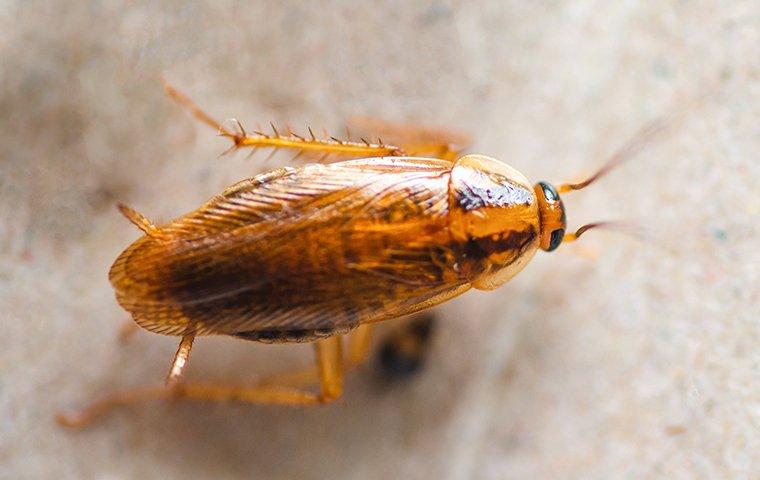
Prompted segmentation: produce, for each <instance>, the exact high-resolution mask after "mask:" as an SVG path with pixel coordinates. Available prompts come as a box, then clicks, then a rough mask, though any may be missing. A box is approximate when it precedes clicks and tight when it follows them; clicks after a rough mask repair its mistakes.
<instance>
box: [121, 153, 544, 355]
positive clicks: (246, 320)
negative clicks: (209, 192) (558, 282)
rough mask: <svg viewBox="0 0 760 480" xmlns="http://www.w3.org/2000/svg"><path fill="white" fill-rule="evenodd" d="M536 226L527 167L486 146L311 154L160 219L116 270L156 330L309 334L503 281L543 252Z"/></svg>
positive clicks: (124, 290)
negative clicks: (434, 152)
mask: <svg viewBox="0 0 760 480" xmlns="http://www.w3.org/2000/svg"><path fill="white" fill-rule="evenodd" d="M537 225H538V217H537V207H536V201H535V197H534V195H533V193H532V189H531V188H530V186H529V185H528V184H527V180H526V179H525V178H524V177H523V176H522V175H520V174H519V173H518V172H516V171H515V170H513V169H512V168H510V167H508V166H507V165H505V164H503V163H500V162H497V161H496V160H493V159H490V158H488V157H482V156H476V155H470V156H466V157H463V158H461V159H460V160H458V161H457V162H456V163H455V164H454V165H453V166H452V164H451V163H450V162H447V161H443V160H434V159H422V158H406V157H400V158H393V157H385V158H368V159H360V160H351V161H346V162H338V163H332V164H327V165H320V164H314V165H306V166H304V167H301V168H286V169H280V170H275V171H273V172H269V173H265V174H262V175H259V176H256V177H253V178H251V179H247V180H244V181H242V182H240V183H238V184H236V185H233V186H232V187H230V188H228V189H227V190H226V191H225V192H223V193H222V194H221V195H219V196H217V197H215V198H213V199H211V200H210V201H209V202H207V203H206V204H205V205H203V206H202V207H201V208H199V209H198V210H196V211H194V212H191V213H189V214H187V215H185V216H183V217H180V218H178V219H176V220H174V221H172V222H170V223H169V224H166V225H161V226H159V232H158V234H156V235H154V236H143V237H142V238H140V239H138V240H137V241H135V242H134V243H133V244H132V245H131V246H129V247H128V248H127V249H126V250H125V251H124V252H123V253H122V254H121V255H120V256H119V257H118V259H117V260H116V262H115V263H114V265H113V267H112V268H111V271H110V274H109V278H110V281H111V283H112V285H113V286H114V289H115V291H116V298H117V300H118V302H119V303H120V304H121V306H122V307H123V308H125V309H126V310H127V311H128V312H130V313H131V314H132V316H133V318H134V319H135V321H136V322H137V323H138V324H139V325H141V326H142V327H144V328H146V329H148V330H151V331H153V332H157V333H163V334H169V335H185V334H189V333H195V334H196V335H208V334H223V335H234V336H238V337H242V338H246V339H250V340H257V341H268V342H282V341H307V340H312V339H314V338H318V337H320V336H326V335H332V334H335V333H342V332H345V331H347V330H350V329H351V328H354V327H356V326H357V325H359V324H362V323H367V322H375V321H379V320H384V319H388V318H394V317H398V316H402V315H406V314H409V313H413V312H416V311H419V310H422V309H425V308H428V307H431V306H433V305H436V304H438V303H441V302H443V301H445V300H448V299H450V298H452V297H454V296H457V295H459V294H461V293H463V292H465V291H466V290H468V289H469V288H471V286H475V287H476V288H481V289H490V288H495V287H496V286H498V285H500V284H501V283H503V282H505V281H506V280H508V279H509V278H510V277H512V276H513V275H514V274H515V273H517V272H518V271H519V270H520V269H522V268H523V267H524V265H525V263H527V261H528V260H529V259H530V258H531V257H532V255H533V254H534V253H535V249H536V246H537V232H538V230H537Z"/></svg>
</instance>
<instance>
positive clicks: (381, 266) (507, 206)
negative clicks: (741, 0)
mask: <svg viewBox="0 0 760 480" xmlns="http://www.w3.org/2000/svg"><path fill="white" fill-rule="evenodd" d="M165 89H166V91H167V93H168V94H169V95H170V96H171V97H172V98H174V99H175V100H176V101H178V102H179V103H180V104H182V105H184V106H185V107H186V108H187V109H188V110H189V111H190V112H191V113H192V115H193V116H195V117H196V118H197V119H198V120H200V121H201V122H203V123H205V124H207V125H209V126H210V127H212V128H214V129H215V130H217V132H218V133H219V134H220V135H222V136H225V137H227V138H229V139H230V140H231V141H232V147H231V149H233V150H237V149H242V148H250V149H252V150H255V149H259V148H271V149H272V150H273V151H275V150H283V149H284V150H292V151H295V152H296V153H297V156H299V155H302V154H303V155H307V156H310V157H311V158H319V160H320V162H319V163H311V164H306V165H304V166H301V167H298V168H291V167H286V168H281V169H277V170H273V171H270V172H266V173H263V174H260V175H257V176H254V177H251V178H248V179H245V180H243V181H240V182H238V183H236V184H234V185H232V186H231V187H229V188H227V189H226V190H225V191H224V192H222V193H221V194H220V195H218V196H216V197H214V198H212V199H211V200H209V201H208V202H207V203H206V204H204V205H202V206H201V207H200V208H198V209H197V210H195V211H193V212H190V213H188V214H186V215H184V216H182V217H179V218H177V219H175V220H173V221H171V222H169V223H167V224H164V225H156V224H154V223H153V222H151V221H150V220H149V219H148V218H147V217H145V216H144V215H142V214H140V213H139V212H137V211H136V210H134V209H132V208H130V207H127V206H125V205H119V210H120V211H121V213H122V214H123V215H124V216H125V217H126V218H127V219H129V220H130V221H131V222H132V223H133V224H135V225H136V226H137V227H138V228H139V229H140V230H141V231H142V232H143V233H144V235H143V236H142V237H140V238H139V239H138V240H136V241H135V242H134V243H132V245H130V246H129V247H128V248H127V249H126V250H125V251H124V252H123V253H122V254H121V255H120V256H119V257H118V258H117V260H116V261H115V262H114V264H113V266H112V267H111V270H110V272H109V279H110V281H111V284H112V285H113V287H114V289H115V291H116V298H117V301H118V302H119V304H120V305H121V306H122V307H123V308H124V309H125V310H126V311H127V312H129V313H130V314H131V316H132V318H133V320H134V321H135V322H136V324H137V325H139V326H141V327H143V328H144V329H147V330H149V331H152V332H155V333H161V334H166V335H175V336H180V337H181V340H180V344H179V347H178V349H177V352H176V354H175V356H174V361H173V362H172V365H171V368H170V370H169V374H168V376H167V381H166V385H164V386H155V387H153V386H149V387H139V388H132V389H128V390H123V391H117V392H114V393H112V394H110V395H107V396H105V397H103V398H101V399H100V400H98V401H96V402H94V403H93V404H91V405H90V406H89V407H87V408H86V409H84V410H82V411H80V412H79V413H77V414H73V415H72V414H59V415H58V420H59V422H60V423H61V424H63V425H66V426H72V427H81V426H84V425H86V424H88V423H90V422H91V421H92V420H93V419H94V418H96V417H98V416H99V415H101V414H103V413H105V412H107V411H108V410H110V409H111V408H113V407H115V406H118V405H126V404H133V403H138V402H143V401H147V400H152V399H168V398H174V399H176V398H184V399H196V400H207V401H227V400H237V401H243V402H251V403H263V404H283V405H316V404H323V403H329V402H331V401H333V400H335V399H337V398H338V397H340V395H341V393H342V390H343V377H344V374H345V372H346V371H347V370H349V369H351V368H354V367H356V366H357V365H359V364H360V363H362V362H363V361H364V359H365V358H366V357H367V353H368V349H369V343H370V342H369V339H370V333H371V328H372V324H373V323H374V322H377V321H381V320H387V319H391V318H397V317H402V316H406V315H410V314H412V313H415V312H419V311H423V310H426V309H428V308H429V307H432V306H434V305H437V304H439V303H442V302H444V301H446V300H448V299H451V298H453V297H456V296H458V295H460V294H462V293H464V292H465V291H467V290H469V289H470V288H476V289H481V290H491V289H494V288H496V287H498V286H500V285H502V284H504V283H505V282H507V281H508V280H509V279H510V278H512V277H513V276H514V275H515V274H517V273H518V272H519V271H520V270H522V269H523V268H524V267H525V265H526V264H527V263H528V262H529V261H530V259H531V258H532V257H533V255H534V254H535V253H536V251H537V250H539V249H541V250H544V251H547V252H548V251H552V250H555V249H556V248H557V247H559V245H560V244H561V243H563V242H569V241H574V240H576V239H577V238H578V237H580V236H581V235H582V234H583V233H584V232H586V231H587V230H589V229H591V228H598V227H602V226H605V224H604V223H593V224H588V225H585V226H583V227H581V228H579V229H578V230H576V231H575V232H574V233H566V215H565V208H564V205H563V203H562V200H561V199H560V193H565V192H570V191H573V190H580V189H582V188H585V187H587V186H588V185H589V184H591V183H593V182H595V181H596V180H597V179H599V178H600V177H602V176H603V175H605V174H606V173H608V172H609V171H610V170H611V169H612V168H613V167H615V166H617V165H619V164H620V163H622V162H623V161H625V160H627V159H628V158H631V156H632V155H633V154H634V153H635V152H636V151H637V150H638V149H640V148H641V146H642V145H643V144H644V143H645V142H646V141H647V140H648V139H649V137H651V136H652V135H654V134H655V133H657V131H658V130H659V129H660V128H661V125H658V124H653V125H650V126H647V127H646V128H645V129H644V130H643V131H642V132H641V133H639V134H638V135H637V136H636V137H634V139H633V140H632V141H631V142H629V143H628V144H626V146H624V147H623V148H622V149H621V150H620V151H618V152H617V153H616V154H614V155H613V156H612V157H611V159H610V160H609V161H608V162H607V163H606V165H604V166H603V167H602V168H601V169H600V170H599V171H598V172H597V173H595V174H594V175H592V176H591V177H589V178H588V179H587V180H585V181H583V182H580V183H572V184H570V183H566V184H562V185H560V186H559V188H555V187H553V186H552V185H551V184H549V183H547V182H538V183H536V184H535V185H531V184H530V183H529V182H528V180H527V178H525V176H523V175H522V174H521V173H519V172H518V171H517V170H515V169H513V168H512V167H510V166H508V165H506V164H505V163H502V162H500V161H498V160H496V159H493V158H490V157H487V156H484V155H477V154H467V155H462V152H463V151H464V150H465V149H466V148H467V143H468V140H467V137H465V136H463V135H461V134H454V133H452V134H447V132H446V131H443V130H431V129H426V128H422V127H415V126H406V127H404V128H399V127H391V126H387V128H385V130H387V131H388V132H391V134H392V135H393V136H395V137H396V138H397V139H398V145H394V144H386V143H383V141H382V140H379V139H378V141H377V142H376V143H373V142H371V141H368V140H365V139H364V138H362V140H361V141H359V142H356V141H352V140H350V139H349V140H340V139H337V138H335V137H329V138H328V139H320V138H318V137H317V136H316V135H315V134H314V132H313V130H312V129H311V128H308V132H309V135H308V136H303V135H299V134H297V133H294V132H293V131H292V129H290V128H288V129H287V133H286V134H283V133H281V132H280V130H279V129H278V128H277V127H275V126H274V124H271V128H272V134H265V133H263V132H261V131H256V132H253V133H248V132H246V130H245V129H244V128H243V126H242V124H240V122H237V121H236V120H235V121H233V124H234V126H235V130H236V131H233V130H232V129H230V128H228V127H227V126H225V124H221V123H219V122H217V121H216V120H214V119H213V118H211V117H210V116H209V115H208V114H206V113H205V112H204V111H203V110H201V109H200V108H199V107H198V106H197V105H196V104H195V103H193V102H192V101H191V100H190V99H189V98H188V97H186V96H185V95H184V94H182V93H180V92H179V91H177V90H176V89H174V88H173V87H172V86H170V85H168V84H165ZM366 123H370V124H371V125H372V128H374V129H375V130H383V129H384V128H383V124H379V123H377V122H366V121H365V124H366ZM377 133H378V134H379V133H383V132H377ZM386 133H387V132H386ZM328 157H338V158H339V159H340V161H335V162H331V163H322V162H324V161H325V160H326V159H327V158H328ZM418 330H419V331H415V330H414V329H411V330H410V331H411V332H412V335H413V336H414V335H416V336H417V337H418V340H419V339H421V338H422V337H424V336H426V335H427V333H425V331H423V330H424V329H421V330H420V329H418ZM428 333H429V332H428ZM423 334H425V335H423ZM203 335H228V336H233V337H237V338H241V339H246V340H252V341H258V342H269V343H273V342H313V343H314V345H315V354H316V361H315V364H316V368H313V369H308V370H305V371H304V372H298V373H294V374H284V375H279V376H274V377H272V378H270V379H268V380H265V381H261V382H258V383H256V384H255V385H249V386H240V385H233V384H227V383H213V382H184V381H181V378H182V374H183V370H184V368H185V367H186V365H187V361H188V359H189V356H190V352H191V350H192V345H193V341H194V339H195V337H196V336H203ZM345 335H348V336H349V345H348V348H347V351H346V354H345V358H344V352H343V346H342V338H343V336H345ZM412 340H413V339H412ZM403 344H404V342H403V341H400V342H398V345H403ZM407 344H408V345H410V346H411V347H414V342H411V343H410V342H407ZM411 347H410V348H411ZM410 352H411V350H410ZM391 353H394V352H391ZM396 353H399V352H395V353H394V354H396ZM388 355H390V353H388ZM410 358H411V357H410ZM387 360H388V361H391V360H392V359H391V358H390V357H388V359H387ZM413 360H414V359H413V358H412V359H411V361H413ZM397 366H398V365H397ZM407 366H408V367H410V369H411V367H413V365H411V363H410V364H409V365H407ZM288 383H289V384H292V385H295V386H288V387H285V386H282V385H283V384H288ZM309 383H318V384H319V390H318V391H316V392H312V391H309V390H306V389H304V385H305V384H309Z"/></svg>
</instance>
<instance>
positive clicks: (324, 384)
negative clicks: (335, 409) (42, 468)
mask: <svg viewBox="0 0 760 480" xmlns="http://www.w3.org/2000/svg"><path fill="white" fill-rule="evenodd" d="M315 353H316V364H317V370H318V375H319V380H320V390H319V392H318V393H314V392H309V391H305V390H299V389H294V388H285V387H276V386H261V385H256V386H250V385H248V386H246V385H240V384H238V385H236V384H231V383H214V382H188V383H184V384H183V383H180V384H178V385H176V386H174V387H171V388H167V387H165V386H145V387H136V388H130V389H126V390H120V391H117V392H114V393H111V394H109V395H106V396H105V397H103V398H101V399H100V400H97V401H95V402H94V403H92V404H90V406H88V407H87V408H85V409H84V410H82V411H80V412H79V413H76V414H64V413H59V414H58V415H57V416H56V419H57V420H58V423H59V424H61V425H62V426H65V427H72V428H82V427H85V426H87V425H88V424H89V423H91V422H92V421H93V420H95V419H97V418H98V417H100V416H102V415H104V414H105V413H107V412H109V411H110V410H112V409H113V408H115V407H118V406H123V405H132V404H137V403H143V402H147V401H151V400H167V399H172V400H174V399H177V400H181V399H187V400H199V401H211V402H223V401H240V402H247V403H257V404H277V405H318V404H322V403H328V402H331V401H333V400H335V399H337V398H338V397H340V395H341V394H342V392H343V364H342V345H341V337H340V336H337V335H336V336H333V337H328V338H325V339H321V340H318V341H317V342H315Z"/></svg>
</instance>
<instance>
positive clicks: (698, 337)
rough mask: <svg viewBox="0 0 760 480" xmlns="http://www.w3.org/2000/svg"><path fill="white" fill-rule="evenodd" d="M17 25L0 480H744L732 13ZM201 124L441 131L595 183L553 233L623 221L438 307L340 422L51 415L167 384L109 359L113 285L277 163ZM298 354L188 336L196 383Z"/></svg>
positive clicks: (748, 53) (346, 13)
mask: <svg viewBox="0 0 760 480" xmlns="http://www.w3.org/2000/svg"><path fill="white" fill-rule="evenodd" d="M161 3H162V6H157V5H154V4H153V2H138V3H133V2H118V1H62V2H56V5H54V6H53V5H51V4H50V3H49V2H35V1H23V2H22V1H15V2H14V1H7V2H2V3H1V4H0V135H2V138H1V139H0V326H1V327H2V332H3V335H2V337H0V478H77V479H80V478H109V479H120V478H124V479H128V478H217V479H234V478H272V479H292V478H299V479H317V478H341V479H342V478H363V479H380V478H405V479H428V478H441V479H467V478H478V479H513V478H514V479H517V478H547V479H548V478H552V479H556V478H587V479H588V478H736V479H743V478H758V475H759V472H760V349H758V344H759V342H760V324H759V323H758V318H759V317H760V302H759V301H758V295H760V283H759V282H760V279H759V278H758V277H759V276H760V275H759V271H760V255H759V254H758V248H757V238H758V233H760V232H758V226H757V225H758V220H759V217H758V213H759V212H760V194H758V189H757V183H758V180H759V179H760V162H759V161H758V150H759V147H760V132H758V119H760V81H759V79H760V47H758V46H759V45H760V34H759V30H760V27H759V26H758V22H759V21H760V20H759V19H760V11H759V9H758V4H757V2H753V1H751V0H748V1H725V2H710V1H704V2H702V1H667V2H637V1H626V2H606V1H601V0H596V1H594V0H568V1H536V2H523V1H516V0H515V1H503V0H492V1H477V2H475V1H473V2H464V1H385V2H379V1H372V0H355V1H345V2H341V1H322V2H299V1H253V2H247V3H243V2H235V1H220V2H193V1H190V2H161ZM160 75H164V76H165V77H166V78H167V79H168V80H169V81H171V82H172V83H174V84H175V85H176V86H177V87H178V88H180V89H182V90H184V91H185V92H186V93H188V94H189V95H190V96H191V97H192V98H194V99H195V100H197V101H198V102H199V103H200V104H201V105H203V106H204V107H205V108H206V109H207V110H208V111H209V112H211V113H212V114H213V115H214V116H216V117H218V118H220V119H223V118H229V117H236V118H239V119H241V121H243V122H244V123H245V124H247V125H254V124H255V123H257V122H260V123H262V124H267V122H269V121H270V120H271V121H274V122H276V123H279V124H284V123H286V122H289V123H290V124H291V125H293V126H294V128H296V129H300V130H302V131H303V130H304V129H305V126H306V125H311V126H314V127H318V128H322V127H324V128H327V129H330V130H331V131H332V132H336V133H337V132H341V131H342V127H343V125H344V121H345V119H346V118H348V117H350V116H354V115H369V116H372V117H379V118H383V119H388V120H393V121H402V122H419V123H426V124H430V123H432V124H438V125H450V126H454V127H457V128H459V129H463V130H466V131H469V132H471V133H472V134H473V135H474V137H475V143H474V146H473V148H472V150H473V151H476V152H479V153H484V154H488V155H491V156H494V157H496V158H499V159H502V160H504V161H506V162H508V163H510V164H511V165H513V166H514V167H515V168H517V169H519V170H520V171H522V172H523V173H525V174H526V175H527V176H528V177H529V178H530V179H531V180H533V181H536V180H542V179H543V180H548V181H557V182H559V181H563V180H570V179H575V178H577V177H578V176H580V175H583V174H584V173H588V172H590V171H592V170H593V169H594V168H595V167H597V166H598V165H599V164H600V163H601V162H602V161H603V160H604V158H605V157H606V156H607V155H609V154H610V153H611V152H612V151H614V150H615V149H616V148H617V147H619V146H620V145H621V144H622V143H624V142H625V141H626V140H627V139H628V138H629V137H630V136H631V135H633V134H634V133H635V132H636V131H637V130H638V129H639V128H640V127H642V126H643V125H644V124H645V123H646V122H648V121H650V120H652V119H654V118H657V117H661V116H663V115H669V114H671V113H673V112H674V111H677V110H679V109H681V110H684V109H685V112H686V113H685V114H684V115H683V116H682V117H683V118H682V120H681V121H680V122H678V125H677V128H675V129H674V131H673V133H672V134H670V135H669V136H668V137H666V138H664V139H662V140H658V141H656V142H653V143H652V145H650V148H648V149H647V150H646V152H644V153H642V154H641V155H639V156H638V157H637V159H636V160H635V161H633V162H631V163H629V164H627V165H626V166H625V167H624V168H621V169H620V170H619V171H617V172H615V173H614V174H612V175H610V177H608V178H607V179H605V180H604V181H603V182H600V183H598V184H596V185H594V186H593V187H590V188H589V189H588V190H585V191H584V192H581V193H577V194H574V195H572V196H568V198H567V200H566V204H567V207H568V209H569V223H570V225H571V226H578V225H581V224H582V223H586V222H588V221H594V220H603V219H611V218H623V219H629V220H635V221H639V222H643V223H644V224H645V225H646V226H647V229H648V230H649V231H651V232H653V234H652V235H651V237H650V239H649V240H647V241H644V242H640V241H636V240H633V239H630V238H628V237H625V236H622V235H616V234H612V233H590V234H588V236H586V237H584V241H582V242H578V243H577V244H575V245H572V246H570V245H568V246H565V247H563V248H561V249H559V250H558V251H557V252H554V253H552V254H543V253H539V254H538V255H537V256H536V258H535V259H534V261H533V262H532V264H531V265H529V267H528V268H527V269H526V270H525V271H524V272H523V273H522V274H520V275H519V276H518V277H517V278H515V279H514V280H513V281H512V282H511V283H509V284H508V285H506V286H504V287H502V288H501V289H499V290H497V291H494V292H482V293H481V292H472V293H470V294H468V295H466V296H464V297H462V298H459V299H457V300H455V301H452V302H450V303H449V304H447V305H446V306H444V307H443V308H440V309H438V310H437V311H436V315H437V318H438V320H439V322H438V324H437V327H438V328H437V329H436V330H435V332H434V335H433V338H432V344H431V351H430V356H429V358H428V359H427V360H428V361H427V364H426V366H425V368H424V369H423V370H422V371H420V372H419V374H418V375H416V376H415V377H414V378H411V379H408V380H407V381H404V382H390V383H388V382H380V381H378V379H377V374H376V372H375V369H374V367H373V365H372V364H369V365H367V366H366V367H365V368H364V369H363V370H362V371H360V372H358V373H357V374H355V375H352V376H351V377H350V378H349V379H348V385H347V391H346V393H345V396H344V398H343V399H342V400H341V401H340V402H338V403H336V404H334V405H330V406H326V407H324V408H312V409H288V408H277V407H258V406H244V405H208V404H196V403H180V404H176V405H166V404H148V405H141V406H138V407H134V408H127V409H121V410H118V411H117V412H115V413H114V414H112V415H110V416H108V417H107V418H105V419H104V420H103V421H102V422H99V423H97V424H95V425H93V426H92V427H91V428H89V429H86V430H84V431H79V432H70V431H64V430H62V429H61V428H59V427H58V426H57V425H56V424H55V423H54V421H53V415H54V413H55V412H56V411H59V410H61V409H65V410H69V409H74V408H77V407H80V406H82V405H83V404H84V403H86V402H87V401H89V400H92V399H93V398H94V397H95V396H97V395H99V394H102V393H104V392H107V391H109V390H112V389H115V388H118V387H124V386H129V385H135V384H139V383H144V382H157V381H160V380H161V379H162V377H163V375H164V373H165V371H166V368H167V367H168V364H169V362H170V359H171V356H172V354H173V353H174V350H175V347H176V340H175V339H173V338H166V337H161V336H157V335H153V334H148V333H143V332H140V333H138V334H137V335H136V336H135V338H134V339H133V340H132V341H131V342H129V343H128V344H126V345H120V344H119V342H118V341H117V338H116V337H117V330H118V328H119V325H120V324H122V322H124V320H125V319H126V317H127V316H126V314H125V313H124V312H123V311H121V310H120V309H119V307H118V305H117V304H116V302H115V300H114V297H113V292H112V290H111V288H110V286H109V284H108V281H107V276H106V274H107V271H108V268H109V266H110V264H111V262H112V261H113V259H114V258H115V257H116V255H117V254H118V253H119V252H120V251H121V250H122V249H123V248H124V247H126V245H128V244H129V243H130V242H131V241H132V240H134V239H135V238H136V237H137V236H138V231H137V230H136V229H135V228H134V226H132V225H130V224H129V223H128V222H127V221H126V220H125V219H124V218H122V217H121V216H120V215H119V214H118V212H117V211H116V209H115V208H114V205H115V203H116V202H117V201H123V202H126V203H128V204H131V205H133V206H134V207H135V208H136V209H137V210H139V211H141V212H143V213H144V214H145V215H147V216H148V217H150V218H152V219H154V220H156V221H158V222H160V221H162V220H168V219H171V218H172V217H174V216H176V215H179V214H182V213H184V212H187V211H189V210H191V209H193V208H195V207H197V206H198V205H199V204H200V203H201V202H202V201H204V200H205V199H207V198H208V197H210V196H212V195H214V194H215V193H218V192H219V191H220V190H221V189H222V188H224V187H225V186H226V185H228V184H230V183H232V182H234V181H236V180H239V179H241V178H244V177H247V176H250V175H253V174H255V173H257V172H260V171H261V170H263V169H265V168H270V167H272V166H274V165H276V164H277V162H278V161H287V159H288V156H287V155H286V156H285V157H284V158H283V157H278V158H275V159H273V160H271V161H269V162H266V163H265V162H264V156H257V157H254V158H253V159H249V160H246V159H245V155H244V154H238V155H236V156H232V157H230V156H227V157H222V158H218V155H219V154H220V153H221V152H222V151H224V150H225V149H226V148H227V146H228V145H227V143H226V142H225V141H224V140H223V139H220V138H217V137H215V135H214V132H213V131H210V130H209V129H208V128H207V127H205V126H203V125H200V124H198V123H197V122H196V121H194V120H193V119H191V118H190V117H189V116H188V115H187V114H186V112H184V111H183V110H182V109H181V108H179V107H178V106H177V105H176V104H174V103H173V102H172V101H170V100H169V99H168V98H166V97H165V96H164V93H163V91H162V89H161V86H160V83H159V77H160ZM310 359H311V351H310V349H309V348H308V346H267V345H258V344H253V343H246V342H242V341H236V340H231V339H224V338H208V339H207V338H203V339H201V340H200V341H198V342H197V345H196V349H195V350H194V353H193V359H192V362H191V365H190V368H189V372H188V375H189V377H190V378H196V379H201V378H205V379H225V378H229V379H238V380H244V379H252V378H256V377H257V376H261V375H266V374H268V373H272V372H274V371H282V370H283V369H286V368H288V367H291V366H297V365H301V364H304V363H306V362H308V361H309V360H310Z"/></svg>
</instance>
